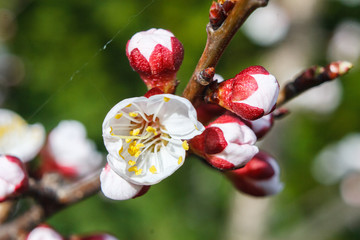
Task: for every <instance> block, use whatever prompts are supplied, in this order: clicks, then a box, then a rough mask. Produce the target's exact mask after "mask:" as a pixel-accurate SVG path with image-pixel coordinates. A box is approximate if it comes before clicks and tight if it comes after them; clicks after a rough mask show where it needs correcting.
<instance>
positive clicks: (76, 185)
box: [0, 169, 100, 240]
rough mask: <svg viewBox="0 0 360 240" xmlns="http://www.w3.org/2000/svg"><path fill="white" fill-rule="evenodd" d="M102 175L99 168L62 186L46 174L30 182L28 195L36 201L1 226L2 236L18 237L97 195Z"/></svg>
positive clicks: (12, 238)
mask: <svg viewBox="0 0 360 240" xmlns="http://www.w3.org/2000/svg"><path fill="white" fill-rule="evenodd" d="M99 175H100V169H99V170H97V171H95V172H93V173H92V174H91V175H90V176H87V177H85V178H82V179H79V180H78V181H76V182H73V183H70V184H63V185H61V182H60V180H59V178H56V177H55V178H54V179H55V180H56V181H57V182H56V181H55V182H54V181H49V178H46V177H44V178H43V179H42V180H41V181H39V182H36V181H33V180H32V181H30V189H29V191H28V192H27V194H28V195H29V196H31V197H32V198H34V200H35V201H36V202H37V203H36V204H34V205H33V206H32V207H31V208H30V209H29V210H28V211H27V212H25V213H24V214H23V215H21V216H19V217H18V218H16V219H15V220H13V221H11V222H9V223H6V224H4V225H2V226H0V239H1V240H8V239H9V240H10V239H11V240H15V239H19V234H25V233H27V232H29V231H30V230H31V229H32V228H34V227H36V226H37V225H39V224H40V223H42V222H43V221H45V219H46V218H48V217H50V216H51V215H53V214H55V213H57V212H58V211H60V210H62V209H63V208H64V207H66V206H68V205H72V204H75V203H77V202H79V201H81V200H84V199H86V198H87V197H89V196H92V195H94V194H96V193H97V192H99V190H100V180H99Z"/></svg>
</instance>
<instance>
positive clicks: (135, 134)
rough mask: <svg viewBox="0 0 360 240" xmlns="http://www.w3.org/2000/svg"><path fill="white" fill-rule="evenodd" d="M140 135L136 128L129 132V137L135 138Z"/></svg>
mask: <svg viewBox="0 0 360 240" xmlns="http://www.w3.org/2000/svg"><path fill="white" fill-rule="evenodd" d="M139 133H140V128H136V129H133V130H131V131H130V135H131V136H137V135H139Z"/></svg>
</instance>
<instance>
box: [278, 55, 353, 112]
mask: <svg viewBox="0 0 360 240" xmlns="http://www.w3.org/2000/svg"><path fill="white" fill-rule="evenodd" d="M351 68H352V64H351V63H349V62H346V61H337V62H332V63H330V64H329V65H327V66H325V67H321V66H313V67H310V68H308V69H306V70H305V71H304V72H302V73H301V74H300V75H299V76H298V77H296V78H295V80H294V81H292V82H289V83H288V84H286V85H285V87H284V88H282V89H281V91H280V94H279V97H278V99H277V102H276V106H277V107H280V106H282V105H283V104H285V103H286V102H288V101H290V100H291V99H293V98H294V97H296V96H298V95H299V94H301V93H303V92H305V91H306V90H308V89H310V88H313V87H315V86H318V85H320V84H322V83H324V82H327V81H331V80H333V79H335V78H337V77H339V76H342V75H344V74H346V73H347V72H348V71H349V70H350V69H351Z"/></svg>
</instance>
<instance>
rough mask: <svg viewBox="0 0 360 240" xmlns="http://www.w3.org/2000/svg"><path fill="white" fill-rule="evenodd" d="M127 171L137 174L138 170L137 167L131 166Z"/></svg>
mask: <svg viewBox="0 0 360 240" xmlns="http://www.w3.org/2000/svg"><path fill="white" fill-rule="evenodd" d="M128 171H129V172H137V171H139V170H138V168H137V166H132V167H129V169H128Z"/></svg>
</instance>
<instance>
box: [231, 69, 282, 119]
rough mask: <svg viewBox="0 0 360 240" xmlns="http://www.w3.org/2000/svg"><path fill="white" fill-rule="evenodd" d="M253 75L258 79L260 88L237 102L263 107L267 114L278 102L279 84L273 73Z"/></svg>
mask: <svg viewBox="0 0 360 240" xmlns="http://www.w3.org/2000/svg"><path fill="white" fill-rule="evenodd" d="M251 76H252V77H253V78H254V79H255V80H256V83H257V85H258V89H257V90H256V91H255V92H254V93H253V94H252V95H251V96H250V97H248V98H246V99H245V100H242V101H237V103H244V104H247V105H250V106H253V107H257V108H261V109H263V110H264V114H265V115H266V114H268V113H269V112H270V111H271V110H272V108H273V107H274V105H275V104H276V100H277V97H278V95H279V84H278V82H277V80H276V78H275V77H274V76H273V75H264V74H252V75H251Z"/></svg>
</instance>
